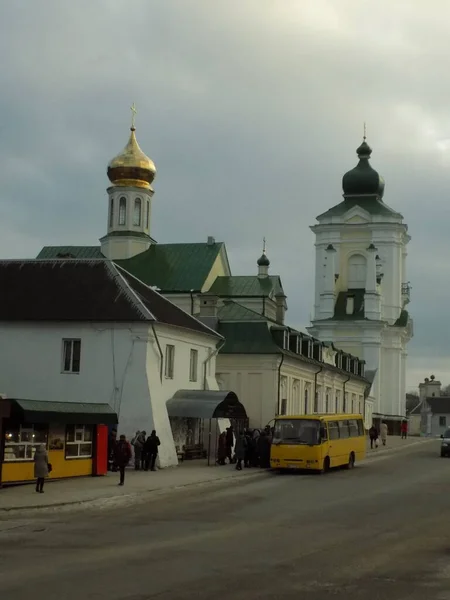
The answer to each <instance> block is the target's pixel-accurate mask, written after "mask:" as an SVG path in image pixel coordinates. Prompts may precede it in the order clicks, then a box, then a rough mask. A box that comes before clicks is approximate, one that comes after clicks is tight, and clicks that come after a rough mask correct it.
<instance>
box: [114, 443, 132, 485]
mask: <svg viewBox="0 0 450 600" xmlns="http://www.w3.org/2000/svg"><path fill="white" fill-rule="evenodd" d="M131 455H132V452H131V445H130V442H128V441H127V438H126V437H125V436H124V435H121V436H120V439H119V441H118V442H117V443H116V447H115V450H114V459H115V464H116V465H117V467H118V469H119V472H120V482H119V485H123V484H124V483H125V469H126V467H127V466H128V463H129V462H130V460H131Z"/></svg>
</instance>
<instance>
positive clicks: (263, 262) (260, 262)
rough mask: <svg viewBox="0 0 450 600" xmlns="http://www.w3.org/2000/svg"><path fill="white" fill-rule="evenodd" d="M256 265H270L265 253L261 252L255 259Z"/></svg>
mask: <svg viewBox="0 0 450 600" xmlns="http://www.w3.org/2000/svg"><path fill="white" fill-rule="evenodd" d="M256 264H257V265H258V267H270V260H269V259H268V258H267V256H266V254H265V253H263V254H261V256H260V257H259V258H258V260H257V261H256Z"/></svg>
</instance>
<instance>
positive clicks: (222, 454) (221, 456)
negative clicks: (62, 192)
mask: <svg viewBox="0 0 450 600" xmlns="http://www.w3.org/2000/svg"><path fill="white" fill-rule="evenodd" d="M226 458H227V432H226V431H223V432H222V433H221V434H220V435H219V440H218V444H217V462H218V464H219V465H224V464H225V459H226Z"/></svg>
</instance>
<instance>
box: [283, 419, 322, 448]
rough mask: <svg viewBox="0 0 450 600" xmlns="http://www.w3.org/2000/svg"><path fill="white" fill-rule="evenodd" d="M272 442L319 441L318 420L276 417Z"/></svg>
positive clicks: (297, 442) (303, 442)
mask: <svg viewBox="0 0 450 600" xmlns="http://www.w3.org/2000/svg"><path fill="white" fill-rule="evenodd" d="M272 443H273V444H277V445H278V444H307V445H309V446H312V445H313V446H314V445H316V444H319V443H320V421H318V420H317V421H316V420H314V419H277V420H276V421H275V429H274V432H273V438H272Z"/></svg>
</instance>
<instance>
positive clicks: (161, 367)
mask: <svg viewBox="0 0 450 600" xmlns="http://www.w3.org/2000/svg"><path fill="white" fill-rule="evenodd" d="M152 330H153V335H154V336H155V340H156V345H157V346H158V350H159V355H160V357H161V360H160V363H159V378H160V380H161V383H162V380H163V365H164V354H163V351H162V350H161V344H160V343H159V340H158V336H157V335H156V331H155V326H154V325H153V323H152Z"/></svg>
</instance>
